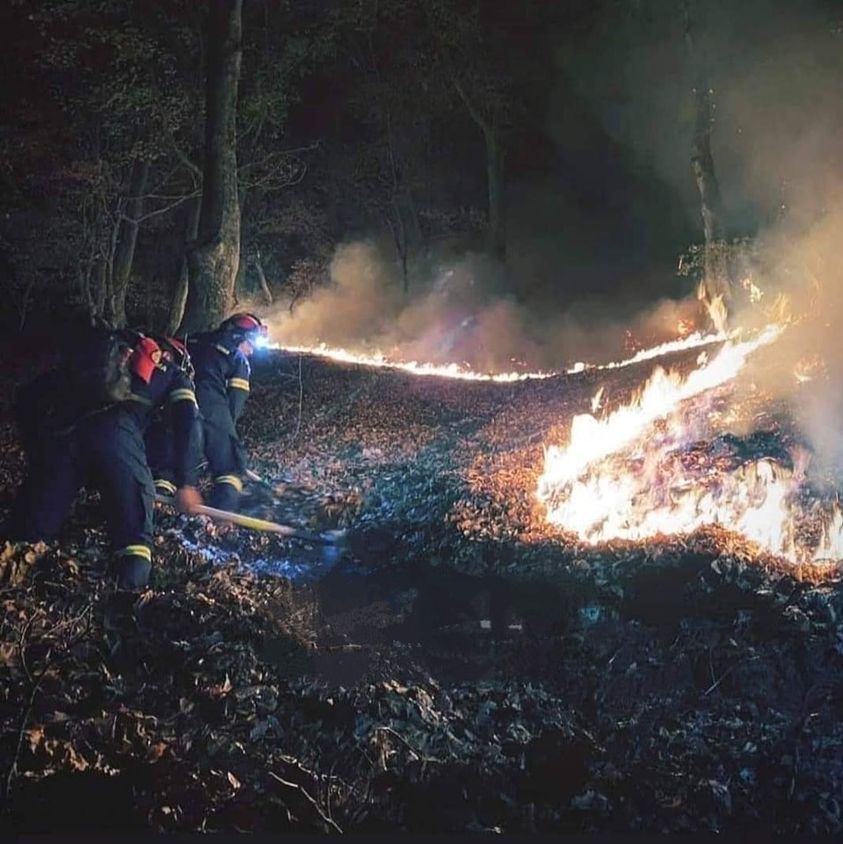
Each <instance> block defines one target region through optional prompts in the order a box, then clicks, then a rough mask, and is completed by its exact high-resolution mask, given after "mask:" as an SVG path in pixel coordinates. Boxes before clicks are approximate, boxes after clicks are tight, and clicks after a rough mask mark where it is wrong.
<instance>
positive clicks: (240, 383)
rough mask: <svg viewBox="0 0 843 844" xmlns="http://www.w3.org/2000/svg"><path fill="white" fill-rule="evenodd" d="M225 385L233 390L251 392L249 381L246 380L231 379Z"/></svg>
mask: <svg viewBox="0 0 843 844" xmlns="http://www.w3.org/2000/svg"><path fill="white" fill-rule="evenodd" d="M225 383H226V386H227V387H229V388H231V389H232V390H245V391H246V392H247V393H248V392H249V381H248V379H246V378H229V379H228V381H226V382H225Z"/></svg>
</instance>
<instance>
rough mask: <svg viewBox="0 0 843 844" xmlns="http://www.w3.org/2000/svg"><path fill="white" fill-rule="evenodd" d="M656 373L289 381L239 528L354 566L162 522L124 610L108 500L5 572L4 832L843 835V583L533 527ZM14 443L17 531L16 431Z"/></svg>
mask: <svg viewBox="0 0 843 844" xmlns="http://www.w3.org/2000/svg"><path fill="white" fill-rule="evenodd" d="M671 362H672V363H675V364H676V365H679V366H681V365H683V364H685V363H688V362H690V361H684V360H683V359H682V358H681V357H675V358H674V359H673V360H672V361H671ZM652 367H653V365H652V364H651V363H650V364H641V365H636V366H634V367H628V368H626V369H621V370H615V371H612V372H594V371H591V372H586V373H581V374H579V375H576V376H568V377H559V378H554V379H549V380H546V381H532V382H527V383H519V384H513V385H498V384H487V383H469V382H462V381H449V380H442V379H438V378H426V377H425V378H422V377H414V376H411V375H405V374H401V373H398V372H390V371H383V370H371V369H362V368H355V367H349V366H340V365H334V364H328V363H325V362H323V361H320V360H317V359H312V358H304V359H302V360H301V361H300V360H299V359H298V358H291V357H287V356H285V355H283V354H280V353H275V354H272V355H270V356H269V357H268V359H267V360H266V361H264V362H263V363H261V364H258V365H257V366H256V373H255V386H254V390H253V395H252V399H251V401H250V404H249V408H248V411H247V416H246V418H245V420H244V426H243V428H244V431H245V437H246V440H247V444H248V446H249V450H250V454H251V458H252V461H253V463H252V466H253V468H254V469H255V470H257V471H258V472H259V473H261V475H262V476H263V477H264V478H265V479H266V480H267V481H268V483H269V487H270V488H271V489H270V488H267V487H261V486H260V485H253V486H252V488H251V492H252V496H251V507H252V509H253V510H254V512H256V513H259V514H262V515H265V516H268V517H271V518H274V519H276V520H279V521H284V522H287V523H295V524H298V525H300V526H302V527H306V528H307V529H309V530H322V529H329V528H343V529H345V530H346V531H347V537H348V541H347V545H346V547H345V548H344V549H343V552H342V553H341V554H338V555H334V556H330V555H326V554H324V553H322V552H321V551H320V549H319V548H318V547H311V546H308V545H306V544H303V543H301V542H298V541H282V540H279V539H278V538H277V537H274V536H271V535H266V534H255V533H250V532H248V531H244V530H225V529H220V528H218V527H216V526H213V525H209V524H207V523H204V522H203V521H202V520H199V519H195V518H194V519H186V518H184V517H180V516H175V515H173V514H172V513H168V512H167V511H166V510H162V511H161V512H160V513H159V514H158V520H159V538H158V542H159V545H158V547H157V548H156V575H155V588H154V589H153V590H150V591H149V592H147V593H146V594H144V595H143V596H141V597H140V598H139V599H138V600H136V601H134V602H133V603H130V602H126V601H125V600H121V599H120V598H119V596H116V595H115V594H114V593H113V591H112V589H111V586H110V585H109V583H108V579H107V578H106V577H104V573H105V570H106V566H107V559H108V548H107V543H106V542H105V539H104V536H103V533H102V529H101V525H100V523H99V520H98V514H97V506H96V504H97V502H96V500H95V498H94V497H83V498H82V499H81V500H80V502H79V504H78V505H77V507H76V509H75V512H74V514H73V516H72V517H71V519H70V520H69V522H68V525H67V530H66V535H65V536H63V537H62V541H61V542H60V543H58V544H56V545H51V546H44V545H39V546H35V547H29V546H25V547H21V546H17V547H13V546H7V547H6V548H5V550H3V551H2V552H0V573H2V579H3V582H2V588H0V601H2V626H1V627H0V676H2V692H0V695H2V696H1V697H0V707H2V708H0V717H1V718H2V720H1V721H0V724H2V744H0V748H2V783H0V788H2V790H3V798H4V812H5V813H6V817H5V821H4V823H5V824H8V825H11V826H13V827H14V828H16V829H19V830H23V831H30V832H39V831H51V830H57V829H61V830H63V831H67V830H74V831H86V832H96V831H142V830H147V829H154V830H182V831H187V830H204V831H213V830H254V831H275V830H279V831H281V830H294V831H310V830H314V831H338V830H343V831H347V832H348V831H350V832H372V831H389V830H403V831H411V832H446V831H448V832H464V831H480V830H500V831H504V832H515V831H539V832H545V831H552V832H566V831H570V832H588V831H595V830H599V831H612V832H620V831H623V832H628V831H647V832H663V831H666V832H679V831H721V832H733V833H734V832H737V833H743V832H748V831H750V830H751V831H752V832H753V833H755V834H757V835H760V834H763V833H765V832H766V833H773V832H776V833H782V832H784V833H797V832H801V833H805V832H810V833H815V832H821V833H833V832H837V833H839V832H841V831H843V816H841V803H840V801H841V795H843V763H841V761H840V760H841V759H843V726H841V715H843V591H841V585H840V572H839V570H828V571H825V572H824V573H823V574H822V576H820V574H818V573H817V572H815V571H814V570H813V569H809V568H804V567H798V566H791V565H789V564H786V563H784V562H782V561H780V560H776V559H774V558H772V557H770V556H769V555H765V554H764V553H762V552H760V551H759V549H758V548H756V547H754V546H752V545H751V544H749V543H747V542H745V541H743V540H741V539H740V538H738V537H735V536H733V535H730V534H729V533H728V532H726V531H723V530H720V529H716V528H710V529H707V530H703V531H699V532H697V533H695V534H694V535H691V536H687V537H671V538H664V539H662V540H659V541H652V542H642V543H621V542H618V543H608V544H605V545H601V546H597V547H584V546H582V545H579V544H578V543H576V542H575V541H574V540H573V538H572V537H565V536H560V535H552V534H550V533H549V532H548V531H546V530H545V529H544V528H543V526H542V524H541V514H540V513H538V512H537V510H536V508H535V505H534V501H533V490H534V488H535V482H536V478H537V476H538V473H539V471H540V468H541V461H542V445H543V443H544V442H546V441H554V440H559V441H562V439H563V437H564V435H565V433H566V428H567V426H568V425H569V424H570V419H571V417H572V415H573V414H575V413H577V412H583V411H587V410H588V409H589V402H590V399H591V397H592V395H593V394H594V392H595V391H596V389H597V388H598V387H599V386H601V385H606V386H607V387H608V395H609V401H610V402H611V401H620V400H622V399H623V398H624V397H626V396H627V395H629V394H630V393H631V392H632V391H633V390H634V389H635V387H636V386H637V385H639V384H640V382H641V381H642V380H644V379H645V378H646V377H647V375H649V373H650V372H651V370H652ZM19 368H20V370H21V371H14V369H13V368H11V369H10V368H7V374H6V376H5V377H6V378H8V379H9V380H10V381H14V380H16V379H19V378H21V377H23V376H24V375H25V374H26V373H25V371H24V370H25V369H26V368H27V367H26V366H24V365H23V364H21V365H20V367H19ZM6 393H7V395H8V393H9V389H7V390H6ZM735 406H739V407H740V408H741V415H742V418H743V422H744V423H746V420H750V423H751V428H752V430H755V431H759V432H762V433H764V435H765V436H767V437H769V438H773V439H775V440H776V441H777V442H780V443H785V444H786V443H787V442H788V441H791V440H793V439H796V438H798V433H797V431H798V425H797V424H796V423H797V422H798V419H794V412H793V409H789V408H783V407H780V406H774V405H771V404H770V402H768V401H767V400H766V397H765V396H763V395H762V394H761V393H760V392H759V391H758V390H757V389H756V388H755V387H754V383H753V380H752V378H751V377H747V378H744V379H743V380H742V381H741V382H740V383H739V384H738V385H736V386H733V387H730V388H729V389H728V390H724V391H722V392H721V393H719V394H718V395H716V396H714V397H713V400H712V405H711V412H712V414H713V416H712V418H714V419H716V418H718V414H719V418H720V419H721V421H722V424H723V425H724V426H725V423H726V420H731V421H734V420H733V418H732V417H733V415H734V414H731V415H730V410H729V409H730V408H734V407H735ZM796 416H798V413H797V414H796ZM4 420H7V414H6V416H4ZM746 428H747V426H746V424H744V425H743V429H744V432H745V431H746ZM0 439H2V445H3V458H2V464H1V465H0V490H1V491H2V495H3V498H2V499H0V505H2V506H4V507H7V506H8V504H9V500H10V496H11V494H12V491H13V489H14V487H15V485H16V483H17V481H18V480H19V475H20V470H21V460H20V455H19V452H18V449H17V446H16V443H15V438H14V433H13V431H12V429H11V427H10V425H9V424H8V421H4V424H3V426H2V429H0ZM92 798H93V799H92ZM92 806H95V807H96V808H95V809H93V810H92Z"/></svg>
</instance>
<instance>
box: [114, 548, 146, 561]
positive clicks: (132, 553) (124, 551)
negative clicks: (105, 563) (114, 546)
mask: <svg viewBox="0 0 843 844" xmlns="http://www.w3.org/2000/svg"><path fill="white" fill-rule="evenodd" d="M117 556H118V557H143V558H144V560H148V561H149V562H150V563H151V562H152V549H151V548H149V547H148V546H146V545H127V546H126V547H125V548H120V549H119V550H118V551H117Z"/></svg>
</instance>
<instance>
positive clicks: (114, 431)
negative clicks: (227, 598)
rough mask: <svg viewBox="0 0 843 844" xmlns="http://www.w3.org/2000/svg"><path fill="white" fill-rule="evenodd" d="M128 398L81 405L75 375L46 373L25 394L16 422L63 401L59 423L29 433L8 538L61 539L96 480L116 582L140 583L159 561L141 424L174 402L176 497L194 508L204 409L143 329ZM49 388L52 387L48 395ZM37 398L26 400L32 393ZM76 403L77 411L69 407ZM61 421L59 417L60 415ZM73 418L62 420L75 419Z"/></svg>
mask: <svg viewBox="0 0 843 844" xmlns="http://www.w3.org/2000/svg"><path fill="white" fill-rule="evenodd" d="M127 367H128V370H129V389H130V392H129V394H128V397H127V398H126V400H123V401H118V402H115V403H113V404H109V405H106V406H104V407H101V408H97V409H96V410H94V411H90V410H82V412H81V413H80V412H79V411H80V408H78V407H75V406H74V396H73V392H74V384H73V379H72V377H70V376H69V375H68V373H66V372H65V373H62V372H59V373H56V372H51V373H46V374H45V375H44V376H41V378H39V379H36V381H35V382H34V383H33V384H31V385H29V386H28V387H27V388H25V390H24V391H23V392H22V393H21V394H20V395H19V402H18V410H17V415H18V423H19V424H21V425H23V426H25V428H29V426H31V430H36V429H38V428H39V422H40V420H39V419H38V418H36V417H37V416H38V415H40V414H39V409H40V408H43V407H45V406H46V405H48V404H52V406H54V407H56V406H58V407H61V408H62V411H61V412H60V414H59V415H60V416H62V417H63V419H62V420H61V423H60V424H51V425H49V426H47V427H44V426H40V431H39V433H38V434H37V435H34V436H33V435H32V434H31V433H30V434H29V436H30V439H29V441H28V442H27V440H26V439H24V445H25V447H26V448H27V449H28V458H29V461H28V463H29V465H28V475H27V479H26V480H25V482H24V484H23V486H22V488H21V490H20V492H19V494H18V500H17V502H16V504H15V507H14V510H13V513H12V518H11V522H10V530H9V531H8V532H9V533H10V534H11V538H13V539H19V540H26V541H36V540H42V539H43V540H50V539H53V538H55V537H56V535H57V534H58V532H59V530H60V529H61V526H62V523H63V521H64V518H65V516H66V514H67V512H68V510H69V509H70V506H71V505H72V503H73V500H74V498H75V497H76V494H77V492H78V490H79V488H80V487H81V486H82V485H83V484H85V483H90V484H91V485H92V487H93V488H95V489H97V490H98V491H99V492H100V495H101V498H102V504H103V507H104V509H105V516H106V522H107V527H108V532H109V535H110V538H111V541H112V544H113V546H114V550H115V555H116V565H115V569H116V574H117V583H118V587H119V588H122V589H142V588H145V587H146V586H147V585H148V583H149V577H150V572H151V569H152V519H153V501H154V490H153V484H152V474H151V472H150V470H149V466H148V465H147V460H146V450H145V447H144V430H145V428H146V426H147V424H148V422H149V419H150V417H151V415H152V413H153V411H154V410H155V409H156V408H157V407H158V406H160V405H161V404H163V403H169V404H170V405H171V407H172V418H173V426H174V436H175V439H176V456H177V461H176V481H177V485H178V487H179V491H178V495H177V497H176V504H177V506H178V507H179V509H181V510H182V511H183V512H190V511H191V510H192V509H193V507H194V506H195V505H197V504H199V503H201V498H200V497H199V493H198V492H197V490H196V488H195V477H194V473H193V470H192V467H191V460H190V459H189V456H190V455H191V454H195V448H196V446H195V440H196V436H197V434H198V415H197V410H196V396H195V393H194V389H193V385H192V383H191V382H190V379H189V378H188V377H187V375H186V374H185V373H184V372H182V371H181V370H180V369H178V368H177V367H176V366H173V365H171V364H169V363H167V362H166V361H165V360H164V359H163V356H162V354H161V350H160V348H159V347H158V344H157V343H156V342H155V341H154V340H152V339H151V338H148V337H143V336H142V335H137V336H136V339H135V341H134V343H133V345H132V348H131V350H130V352H129V358H128V364H127ZM45 391H49V392H50V393H51V395H50V396H48V397H47V398H46V399H45V398H44V393H45ZM28 399H29V400H30V401H32V402H33V405H27V404H26V402H27V400H28ZM71 408H72V410H71ZM54 422H55V420H54ZM68 422H69V424H65V423H68Z"/></svg>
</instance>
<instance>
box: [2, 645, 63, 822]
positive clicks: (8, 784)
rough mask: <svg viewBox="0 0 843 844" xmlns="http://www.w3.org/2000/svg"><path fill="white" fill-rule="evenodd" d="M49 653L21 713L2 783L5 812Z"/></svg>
mask: <svg viewBox="0 0 843 844" xmlns="http://www.w3.org/2000/svg"><path fill="white" fill-rule="evenodd" d="M51 653H52V651H48V652H47V657H46V662H45V664H44V667H43V668H42V669H41V671H40V673H39V674H38V676H37V677H36V678H35V682H34V683H33V684H32V690H31V691H30V693H29V699H28V700H27V702H26V706H25V707H24V709H23V711H22V712H21V717H20V723H19V724H18V739H17V743H16V745H15V752H14V754H13V756H12V764H11V765H9V772H8V773H7V774H6V780H5V782H4V783H3V802H4V803H5V804H6V809H7V810H8V809H9V808H10V804H9V798H10V796H11V793H12V783H13V782H14V779H15V774H17V772H18V760H19V759H20V751H21V748H22V747H23V735H24V733H25V732H26V725H27V724H28V723H29V716H30V714H31V713H32V707H33V705H34V704H35V695H37V694H38V690H39V689H40V688H41V681H42V680H43V679H44V675H45V674H46V673H47V671H48V670H49V668H50V666H51V664H52V663H51V662H50V655H51Z"/></svg>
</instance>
